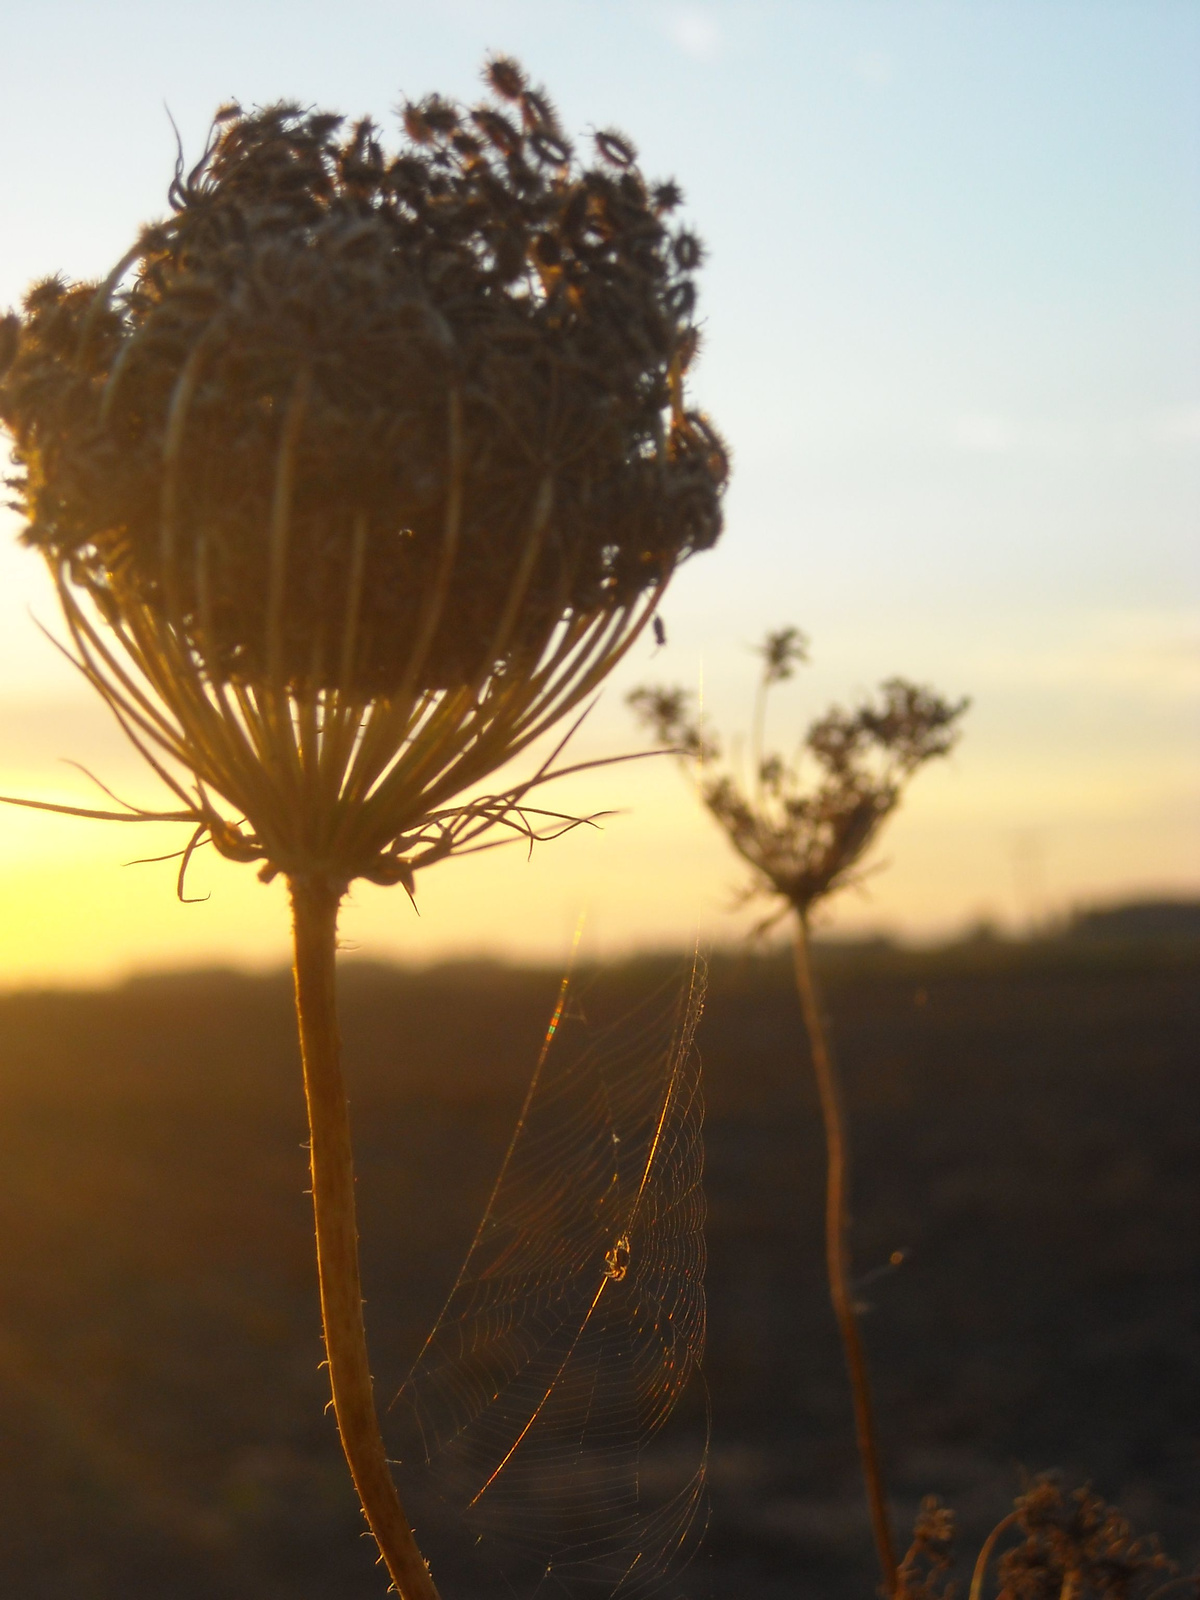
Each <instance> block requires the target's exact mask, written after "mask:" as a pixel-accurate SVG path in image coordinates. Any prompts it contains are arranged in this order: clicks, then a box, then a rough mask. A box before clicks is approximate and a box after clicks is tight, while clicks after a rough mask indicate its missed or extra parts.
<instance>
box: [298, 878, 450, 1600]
mask: <svg viewBox="0 0 1200 1600" xmlns="http://www.w3.org/2000/svg"><path fill="white" fill-rule="evenodd" d="M289 888H290V890H291V896H292V916H293V929H294V934H295V978H296V1015H297V1018H298V1021H299V1025H300V1049H301V1054H302V1056H303V1060H304V1093H305V1098H306V1100H307V1103H308V1129H309V1139H310V1149H311V1160H312V1195H313V1213H314V1217H315V1220H316V1234H317V1270H318V1273H319V1275H320V1283H321V1320H322V1325H323V1331H324V1336H325V1354H326V1356H327V1358H328V1365H329V1381H330V1385H331V1387H332V1389H333V1406H334V1411H335V1413H336V1415H337V1424H338V1432H339V1434H340V1435H341V1440H342V1449H343V1450H344V1452H345V1455H346V1461H347V1463H348V1464H349V1467H350V1474H351V1476H352V1478H353V1479H354V1487H355V1488H356V1489H357V1491H358V1498H359V1500H360V1501H361V1503H362V1508H363V1511H364V1513H365V1514H366V1518H367V1522H368V1523H369V1524H370V1528H371V1532H372V1533H373V1534H374V1536H375V1542H376V1544H377V1545H378V1546H379V1552H380V1555H381V1556H382V1558H383V1561H384V1564H385V1565H386V1567H387V1569H388V1572H389V1573H390V1574H391V1579H392V1583H393V1585H394V1587H395V1589H396V1592H397V1593H398V1594H399V1595H400V1597H401V1600H438V1592H437V1589H436V1588H435V1587H434V1583H433V1579H432V1578H431V1577H430V1575H429V1569H428V1567H427V1566H426V1565H425V1561H424V1558H423V1557H422V1555H421V1552H420V1550H419V1549H418V1548H417V1542H416V1539H415V1538H414V1537H413V1532H412V1529H411V1528H410V1527H409V1524H408V1518H407V1517H406V1516H405V1514H404V1508H403V1507H402V1505H401V1504H400V1497H399V1495H398V1494H397V1492H396V1486H395V1484H394V1483H393V1482H392V1474H391V1471H390V1469H389V1467H388V1462H387V1455H386V1453H385V1451H384V1447H383V1436H382V1435H381V1433H380V1431H379V1418H378V1415H377V1413H376V1410H375V1396H374V1390H373V1386H372V1382H371V1369H370V1366H369V1363H368V1360H367V1335H366V1329H365V1328H364V1326H363V1313H362V1285H361V1280H360V1276H359V1267H358V1225H357V1222H356V1220H355V1206H354V1154H353V1149H352V1146H351V1140H350V1114H349V1108H348V1107H347V1104H346V1091H345V1088H344V1085H343V1081H342V1067H341V1041H340V1038H339V1035H338V1023H337V993H336V970H335V962H336V953H337V919H338V908H339V906H340V905H341V900H342V894H343V892H344V886H343V885H337V884H333V883H330V882H328V881H326V880H325V879H324V878H321V877H318V876H316V875H314V876H312V877H303V878H302V877H292V878H291V879H289Z"/></svg>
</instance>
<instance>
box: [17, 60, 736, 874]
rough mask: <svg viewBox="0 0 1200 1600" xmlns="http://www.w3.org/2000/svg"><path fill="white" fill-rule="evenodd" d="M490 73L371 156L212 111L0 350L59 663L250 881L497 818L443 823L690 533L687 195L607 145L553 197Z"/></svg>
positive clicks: (706, 463)
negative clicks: (188, 151) (97, 697)
mask: <svg viewBox="0 0 1200 1600" xmlns="http://www.w3.org/2000/svg"><path fill="white" fill-rule="evenodd" d="M486 76H487V80H488V83H489V86H490V88H491V90H492V94H493V98H492V100H491V101H490V102H489V103H488V104H486V105H482V106H479V107H476V108H475V109H473V110H470V111H468V110H465V109H463V108H460V107H457V106H454V105H451V104H450V103H449V102H447V101H444V100H442V99H439V98H438V97H436V96H434V97H431V98H429V99H427V100H424V101H422V102H420V103H419V104H409V105H407V106H406V107H405V108H404V124H405V129H406V133H407V141H406V143H405V144H404V146H403V147H402V148H401V150H400V151H399V153H396V154H391V153H388V152H387V151H385V149H384V147H383V145H382V143H381V141H380V137H379V134H378V131H377V129H376V128H375V126H374V124H373V123H371V122H370V121H369V120H363V121H361V122H358V123H356V124H354V125H353V126H352V127H350V128H349V129H348V130H347V129H345V128H343V125H342V122H341V119H340V118H338V117H335V116H331V115H328V114H325V113H323V112H313V111H302V110H300V109H299V108H298V107H296V106H292V105H276V106H271V107H268V108H267V109H265V110H261V111H255V112H253V113H244V112H242V111H241V110H240V109H239V108H237V107H227V108H225V109H224V110H223V111H221V112H220V113H218V116H217V119H216V121H215V123H214V125H213V132H212V135H211V137H210V140H209V143H208V146H207V148H206V149H205V151H204V153H203V155H202V157H201V159H200V161H199V162H198V164H197V165H196V166H195V167H194V168H193V170H192V171H191V172H189V173H185V172H184V170H183V168H182V165H180V166H178V168H177V171H176V176H175V181H174V183H173V184H172V186H171V192H170V199H171V204H172V215H171V216H170V217H169V218H168V219H167V220H166V221H165V222H163V223H160V224H156V225H154V226H151V227H149V228H147V229H145V230H144V231H143V233H142V235H141V236H140V238H139V239H138V241H137V243H136V245H135V246H134V248H133V249H132V250H131V251H130V252H129V254H128V255H127V256H126V257H125V258H124V259H123V260H122V261H121V262H119V263H118V264H117V266H116V268H115V269H114V270H113V272H112V273H111V274H110V276H109V277H108V279H106V280H105V282H103V283H102V284H99V285H97V284H74V285H68V284H66V283H64V282H63V281H62V280H60V279H51V280H49V281H47V282H45V283H42V284H39V285H37V286H36V287H35V288H34V289H33V290H32V291H31V292H30V294H29V295H28V297H27V299H26V303H25V311H24V315H23V316H22V317H16V316H13V317H9V318H8V319H7V320H5V321H4V322H3V324H2V325H0V421H3V423H4V424H5V425H6V427H7V428H8V430H9V431H10V433H11V434H12V436H13V438H14V440H15V444H16V457H17V461H18V466H19V469H20V470H19V473H18V476H17V477H16V479H15V480H13V483H12V487H13V488H14V489H15V490H16V496H17V505H18V509H20V510H21V511H22V512H23V513H24V515H25V517H26V519H27V528H26V532H25V535H24V537H25V539H26V541H27V542H28V543H29V544H31V545H33V546H34V547H36V548H37V549H40V550H41V551H42V552H43V554H44V555H45V556H46V558H47V560H48V561H49V563H50V565H51V567H52V569H53V571H54V573H55V575H56V577H57V580H58V585H59V592H60V595H61V598H62V602H63V606H64V610H65V613H66V617H67V621H68V624H69V627H70V630H71V634H72V638H73V641H74V644H75V647H76V650H77V652H78V658H79V660H80V662H81V664H82V665H83V667H84V670H85V671H86V673H87V675H88V677H89V678H90V679H91V680H92V682H93V683H94V684H95V685H96V687H97V688H98V689H100V691H101V692H102V694H103V695H104V696H105V698H106V699H107V700H108V702H109V704H110V705H111V706H112V708H113V710H114V711H115V712H116V713H117V715H118V717H119V718H120V720H121V721H122V723H123V725H124V726H125V728H126V731H127V732H129V733H130V735H131V736H132V737H133V738H134V739H135V742H137V743H139V745H140V746H141V748H142V749H143V751H144V752H145V753H146V754H147V755H148V756H149V757H150V758H151V760H152V762H153V763H154V764H155V765H156V767H157V768H158V770H159V771H160V775H162V776H164V777H166V779H167V781H168V783H169V784H170V786H171V788H172V789H173V790H174V792H175V794H176V795H177V796H178V797H179V799H180V801H181V804H182V805H183V807H184V809H185V810H187V811H188V812H189V815H190V816H191V818H192V820H193V821H194V823H195V825H196V826H197V827H198V828H199V827H204V828H206V829H207V831H208V834H209V836H210V837H211V838H212V841H213V843H214V844H215V845H216V847H217V848H218V849H220V850H222V851H223V852H224V853H226V854H232V855H234V856H235V858H237V859H242V858H243V857H249V858H253V859H261V860H262V862H263V863H264V865H265V866H266V869H267V872H268V874H270V873H273V872H284V873H286V874H288V875H289V876H291V875H294V874H295V873H297V872H302V873H311V872H316V873H319V874H323V875H327V876H329V878H330V879H331V881H335V882H338V883H340V884H342V885H343V886H344V885H345V884H346V883H348V882H349V881H350V880H352V879H353V878H355V877H359V876H362V877H367V878H374V879H376V881H378V880H379V879H380V878H383V879H385V880H390V881H399V882H408V881H409V879H410V877H411V873H412V872H413V871H415V870H416V869H417V868H418V867H420V866H421V865H423V864H426V863H427V862H428V861H429V860H431V859H438V858H439V857H441V856H445V855H447V854H451V853H454V852H455V851H457V850H459V849H461V848H464V847H465V846H466V845H467V844H468V843H469V842H470V841H471V840H473V839H474V838H475V837H476V834H477V832H478V831H479V825H481V824H483V823H484V822H485V820H487V819H490V821H491V822H495V821H497V820H504V821H510V820H513V819H514V816H516V813H515V812H514V808H515V807H517V806H518V805H519V802H520V799H521V797H522V796H523V794H524V793H525V792H526V791H527V788H528V785H523V786H522V787H521V790H520V792H519V793H518V792H515V791H514V792H512V793H510V794H509V795H508V796H507V797H493V798H491V799H489V800H488V801H486V802H484V803H482V805H480V804H476V805H475V806H474V808H473V809H471V810H470V814H469V815H467V814H466V813H462V814H460V813H459V812H458V811H456V810H455V807H454V802H455V800H456V798H457V797H458V796H459V795H461V794H462V793H463V792H464V791H475V790H476V789H477V788H478V786H479V785H480V784H481V783H482V782H483V781H485V780H486V778H487V776H488V774H490V773H492V772H494V771H495V770H496V769H497V768H498V767H500V766H502V765H503V764H504V763H505V762H507V761H508V760H509V759H510V758H511V757H512V756H514V755H516V754H517V753H519V752H520V751H521V750H523V749H525V748H526V747H527V746H528V745H529V744H530V743H531V742H532V741H534V740H536V739H537V738H538V737H539V735H541V734H543V733H544V732H545V731H546V730H547V729H549V728H550V727H551V726H552V725H553V724H554V723H555V722H557V721H558V720H559V719H560V718H562V717H563V716H564V715H566V714H568V713H569V712H570V711H571V710H572V709H573V708H575V707H577V706H579V704H580V703H581V702H582V701H583V700H584V699H585V698H586V697H587V696H588V695H589V694H590V693H591V691H592V690H593V689H595V688H596V687H597V685H598V684H599V683H600V682H601V681H602V679H603V678H604V677H605V675H606V674H607V673H608V671H609V670H610V669H611V668H612V666H613V665H614V664H615V663H616V661H617V660H618V659H619V658H620V656H621V655H622V654H623V653H624V651H625V650H626V649H627V648H628V646H629V644H630V643H631V642H632V639H633V638H634V637H635V636H636V634H637V632H638V631H639V629H640V628H641V627H642V626H644V624H645V623H646V621H648V619H649V617H650V616H651V615H652V614H653V611H654V607H655V605H656V603H657V601H658V598H659V596H660V594H661V592H662V588H663V586H664V585H665V584H666V582H667V580H668V579H669V578H670V576H671V573H672V572H673V571H674V569H675V567H676V566H677V565H678V563H679V562H680V561H681V560H683V559H685V558H686V557H687V556H688V555H689V554H691V553H692V552H693V551H696V550H701V549H704V548H706V547H707V546H709V545H711V544H712V543H713V542H714V540H715V539H716V537H717V535H718V533H719V531H720V525H721V512H720V501H721V494H722V489H723V486H724V481H725V476H726V471H727V467H726V457H725V452H724V449H723V447H722V445H721V442H720V439H719V438H718V436H717V435H716V433H715V432H714V430H713V429H712V427H711V425H710V424H709V423H708V422H707V420H706V419H705V418H704V417H702V416H701V415H699V414H698V413H697V412H695V411H693V410H690V409H689V408H688V407H687V405H686V401H685V397H684V376H685V373H686V370H687V367H688V364H689V362H690V360H691V358H692V356H693V355H694V353H695V350H696V347H697V343H698V336H697V330H696V327H695V323H694V320H693V311H694V306H695V289H694V284H693V277H692V275H693V271H694V269H695V267H696V266H697V265H698V264H699V261H700V255H701V251H700V246H699V244H698V242H697V241H696V239H695V238H694V237H693V236H692V235H691V234H690V233H688V232H687V231H686V230H684V229H681V228H677V227H673V226H672V224H671V220H670V219H671V213H672V212H673V211H675V210H676V208H677V206H678V204H679V201H680V194H679V191H678V190H677V188H676V187H675V186H674V185H673V184H669V183H668V184H658V185H653V184H650V183H648V182H647V181H646V179H644V178H643V176H642V175H641V173H640V172H639V170H638V168H637V166H636V162H635V153H634V151H633V149H632V147H631V146H630V145H629V144H628V142H627V141H626V140H625V139H624V138H622V137H621V136H619V135H617V134H613V133H604V134H600V135H598V136H597V138H596V141H595V143H596V151H597V159H596V161H595V164H594V165H592V166H583V165H581V164H580V163H579V162H578V161H577V160H576V158H575V155H574V153H573V149H572V146H571V144H570V141H569V140H567V138H566V137H565V135H564V134H563V132H562V129H561V127H560V124H559V122H558V119H557V116H556V114H555V112H554V109H553V107H552V106H551V105H550V103H549V101H548V100H547V99H546V97H545V95H544V94H542V93H541V92H540V91H539V90H536V89H534V88H532V87H531V86H530V85H529V84H528V82H527V81H526V79H525V77H524V75H523V73H522V72H521V70H520V68H519V67H518V66H517V65H516V64H515V63H513V62H512V61H509V60H506V59H497V60H494V61H493V62H491V63H490V65H489V67H488V69H487V74H486ZM180 769H182V771H183V772H184V773H185V774H187V775H188V776H189V778H190V779H192V780H194V784H193V783H187V785H186V793H185V792H184V790H183V788H182V787H181V781H180V779H179V777H178V775H177V774H178V771H179V770H180ZM547 775H548V774H547V773H546V772H542V773H540V774H539V777H542V778H544V777H545V776H547ZM215 797H219V798H220V800H221V801H223V802H224V803H225V805H226V806H227V807H228V808H230V809H231V811H232V813H233V814H234V815H235V816H237V817H240V818H243V819H246V820H245V823H244V824H238V823H234V822H231V821H229V820H228V819H227V818H226V819H225V820H224V821H223V822H222V820H221V818H220V817H219V816H218V814H217V810H216V799H215ZM505 799H507V804H506V803H504V802H505ZM528 821H529V818H528V817H526V822H528ZM517 825H518V828H519V830H520V831H522V832H524V833H526V834H528V831H529V830H528V827H526V825H525V824H524V823H522V822H521V821H520V819H519V817H517ZM533 828H534V832H535V833H536V832H537V831H538V824H536V823H535V824H533Z"/></svg>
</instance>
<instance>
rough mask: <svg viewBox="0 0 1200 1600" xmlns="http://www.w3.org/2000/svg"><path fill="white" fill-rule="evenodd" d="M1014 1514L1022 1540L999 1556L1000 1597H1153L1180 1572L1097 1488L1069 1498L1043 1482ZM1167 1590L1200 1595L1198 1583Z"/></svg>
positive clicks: (1132, 1599)
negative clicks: (1136, 1530) (1108, 1502)
mask: <svg viewBox="0 0 1200 1600" xmlns="http://www.w3.org/2000/svg"><path fill="white" fill-rule="evenodd" d="M1015 1511H1016V1527H1017V1528H1018V1530H1019V1531H1020V1533H1021V1534H1022V1535H1023V1536H1024V1537H1023V1538H1022V1540H1021V1542H1020V1544H1018V1545H1016V1546H1015V1547H1014V1548H1013V1549H1011V1550H1009V1551H1007V1552H1006V1553H1005V1555H1004V1556H1002V1557H1001V1560H1000V1570H999V1576H1000V1588H999V1592H998V1600H1060V1597H1062V1596H1067V1597H1069V1600H1148V1597H1149V1596H1150V1595H1152V1594H1154V1593H1156V1592H1157V1591H1158V1590H1160V1589H1163V1588H1164V1587H1165V1585H1164V1580H1165V1579H1169V1578H1170V1577H1171V1576H1172V1575H1173V1574H1174V1573H1175V1571H1176V1570H1177V1569H1176V1568H1175V1566H1174V1564H1173V1563H1172V1562H1171V1561H1169V1560H1168V1559H1167V1557H1166V1556H1165V1555H1164V1554H1163V1553H1162V1551H1161V1550H1160V1549H1159V1547H1158V1540H1157V1538H1156V1537H1155V1536H1154V1535H1153V1534H1149V1535H1138V1534H1135V1533H1134V1531H1133V1528H1132V1527H1131V1525H1130V1523H1129V1520H1128V1519H1127V1518H1126V1517H1124V1516H1123V1515H1122V1514H1121V1512H1119V1511H1118V1510H1117V1509H1116V1508H1115V1507H1114V1506H1110V1505H1106V1504H1105V1502H1104V1500H1103V1499H1102V1498H1101V1497H1100V1496H1099V1495H1098V1494H1097V1493H1096V1492H1095V1490H1093V1489H1091V1488H1082V1489H1075V1490H1072V1491H1070V1492H1069V1493H1068V1492H1066V1491H1064V1490H1063V1488H1062V1487H1061V1486H1060V1485H1059V1484H1058V1483H1056V1482H1055V1481H1054V1480H1053V1479H1052V1478H1039V1479H1038V1480H1037V1481H1035V1482H1034V1483H1033V1484H1032V1485H1031V1486H1030V1488H1029V1489H1028V1490H1027V1491H1026V1492H1025V1493H1024V1494H1023V1495H1021V1496H1020V1497H1019V1499H1018V1500H1017V1502H1016V1506H1015ZM1169 1587H1170V1589H1171V1590H1172V1592H1174V1593H1175V1594H1178V1595H1183V1594H1185V1593H1186V1592H1187V1591H1188V1589H1190V1590H1191V1592H1192V1594H1193V1595H1196V1594H1200V1583H1197V1581H1196V1580H1194V1579H1182V1580H1180V1581H1178V1582H1176V1583H1171V1584H1170V1585H1169Z"/></svg>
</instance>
